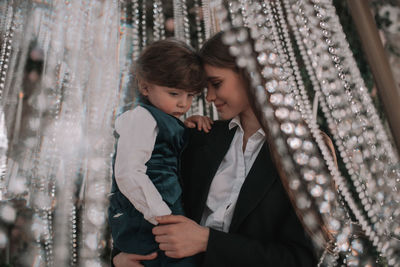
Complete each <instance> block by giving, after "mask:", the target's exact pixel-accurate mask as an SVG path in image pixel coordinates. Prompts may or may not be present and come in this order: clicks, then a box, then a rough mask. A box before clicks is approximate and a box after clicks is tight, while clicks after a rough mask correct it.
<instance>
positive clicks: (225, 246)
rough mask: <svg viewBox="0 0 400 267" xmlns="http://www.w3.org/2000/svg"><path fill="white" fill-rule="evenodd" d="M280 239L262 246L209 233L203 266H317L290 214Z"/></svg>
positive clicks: (236, 236) (307, 241) (240, 237)
mask: <svg viewBox="0 0 400 267" xmlns="http://www.w3.org/2000/svg"><path fill="white" fill-rule="evenodd" d="M279 237H280V238H279V240H277V241H276V242H270V243H267V244H263V243H261V242H260V241H258V240H254V239H251V238H247V237H245V236H243V235H241V234H232V233H225V232H221V231H217V230H214V229H210V236H209V240H208V245H207V251H206V253H205V255H204V262H203V266H207V267H212V266H229V267H234V266H252V267H255V266H263V267H264V266H274V267H276V266H284V267H290V266H293V267H311V266H316V264H317V263H316V256H315V253H314V248H313V245H312V243H311V241H310V239H309V238H308V236H307V235H306V234H305V232H304V230H303V227H302V225H301V224H300V222H299V220H298V219H297V217H296V215H295V213H294V211H293V210H291V211H290V212H289V214H288V217H287V220H286V223H285V224H284V225H282V228H281V233H280V234H279Z"/></svg>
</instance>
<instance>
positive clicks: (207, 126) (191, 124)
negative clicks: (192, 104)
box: [184, 115, 214, 133]
mask: <svg viewBox="0 0 400 267" xmlns="http://www.w3.org/2000/svg"><path fill="white" fill-rule="evenodd" d="M213 123H214V122H213V121H212V120H211V119H210V118H209V117H207V116H200V115H194V116H190V117H189V118H187V119H186V120H185V122H184V124H185V126H186V127H188V128H195V127H196V126H197V130H199V131H201V130H202V129H203V131H205V132H206V133H208V132H209V131H210V130H211V125H212V124H213Z"/></svg>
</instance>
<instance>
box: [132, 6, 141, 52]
mask: <svg viewBox="0 0 400 267" xmlns="http://www.w3.org/2000/svg"><path fill="white" fill-rule="evenodd" d="M131 3H132V10H131V12H132V50H133V52H132V57H133V60H137V59H138V57H139V54H140V30H139V28H140V17H139V15H140V14H139V0H132V2H131Z"/></svg>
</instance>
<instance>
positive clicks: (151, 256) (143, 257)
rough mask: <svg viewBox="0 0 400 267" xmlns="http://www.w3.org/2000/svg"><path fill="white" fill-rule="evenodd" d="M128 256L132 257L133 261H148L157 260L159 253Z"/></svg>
mask: <svg viewBox="0 0 400 267" xmlns="http://www.w3.org/2000/svg"><path fill="white" fill-rule="evenodd" d="M128 255H130V256H131V257H130V259H131V260H136V261H148V260H154V259H155V258H157V252H153V253H151V254H147V255H138V254H128Z"/></svg>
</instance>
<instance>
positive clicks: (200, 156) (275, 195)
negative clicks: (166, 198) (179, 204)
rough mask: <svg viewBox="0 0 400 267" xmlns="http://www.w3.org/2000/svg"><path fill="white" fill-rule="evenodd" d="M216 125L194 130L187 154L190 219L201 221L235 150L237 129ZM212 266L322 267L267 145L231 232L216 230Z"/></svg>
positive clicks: (209, 257)
mask: <svg viewBox="0 0 400 267" xmlns="http://www.w3.org/2000/svg"><path fill="white" fill-rule="evenodd" d="M228 124H229V121H216V122H214V125H213V126H212V130H211V131H210V133H208V134H207V133H204V132H202V131H201V132H200V131H197V130H191V133H190V140H189V143H188V146H187V147H186V149H185V151H184V153H183V155H182V165H181V177H182V186H183V203H184V208H185V211H186V215H187V216H188V217H189V218H192V219H193V220H195V221H196V222H197V223H199V222H200V219H201V216H202V213H203V210H204V207H205V203H206V200H207V195H208V191H209V188H210V185H211V181H212V179H213V177H214V175H215V173H216V171H217V169H218V167H219V165H220V163H221V161H222V159H223V158H224V156H225V154H226V152H227V151H228V149H229V146H230V143H231V141H232V139H233V136H234V133H235V130H236V128H233V129H232V130H229V128H228ZM198 258H199V261H200V262H201V263H202V265H203V266H206V267H213V266H215V267H222V266H229V267H234V266H241V267H243V266H252V267H253V266H273V267H275V266H285V267H286V266H296V267H301V266H305V267H310V266H315V265H316V257H315V254H314V249H313V246H312V244H311V241H310V239H309V238H308V236H307V235H306V233H305V231H304V229H303V227H302V225H301V223H300V221H299V220H298V218H297V216H296V214H295V212H294V210H293V207H292V205H291V203H290V201H289V199H288V196H287V194H286V191H285V190H284V188H283V186H282V183H281V181H280V178H279V176H278V173H277V170H276V168H275V165H274V163H273V162H272V160H271V157H270V155H269V150H268V148H267V146H266V145H264V146H263V148H262V149H261V151H260V153H259V155H258V157H257V158H256V160H255V162H254V164H253V167H252V168H251V170H250V172H249V174H248V175H247V177H246V180H245V182H244V184H243V186H242V189H241V191H240V194H239V198H238V201H237V204H236V208H235V211H234V215H233V218H232V222H231V226H230V229H229V233H224V232H221V231H217V230H213V229H210V236H209V241H208V245H207V251H206V252H205V253H202V254H201V255H198Z"/></svg>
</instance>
